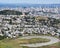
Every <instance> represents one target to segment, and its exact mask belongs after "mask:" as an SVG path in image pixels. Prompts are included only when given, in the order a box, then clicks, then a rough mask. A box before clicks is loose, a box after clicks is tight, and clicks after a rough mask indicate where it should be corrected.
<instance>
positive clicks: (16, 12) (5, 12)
mask: <svg viewBox="0 0 60 48" xmlns="http://www.w3.org/2000/svg"><path fill="white" fill-rule="evenodd" d="M0 15H22V12H19V11H14V10H3V11H0Z"/></svg>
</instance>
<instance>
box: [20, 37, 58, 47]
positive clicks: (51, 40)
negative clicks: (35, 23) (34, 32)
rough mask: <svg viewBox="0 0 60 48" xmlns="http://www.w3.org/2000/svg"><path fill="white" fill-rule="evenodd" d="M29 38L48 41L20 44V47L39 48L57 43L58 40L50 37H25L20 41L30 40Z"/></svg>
mask: <svg viewBox="0 0 60 48" xmlns="http://www.w3.org/2000/svg"><path fill="white" fill-rule="evenodd" d="M31 38H46V39H50V41H49V42H46V43H35V44H21V45H20V46H27V47H41V46H46V45H51V44H54V43H57V42H59V39H58V38H55V37H51V36H27V37H22V38H21V39H31Z"/></svg>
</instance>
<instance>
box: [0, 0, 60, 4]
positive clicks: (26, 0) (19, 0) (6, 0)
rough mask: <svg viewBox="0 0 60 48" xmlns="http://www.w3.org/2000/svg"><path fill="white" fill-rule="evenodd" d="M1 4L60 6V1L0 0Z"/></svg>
mask: <svg viewBox="0 0 60 48" xmlns="http://www.w3.org/2000/svg"><path fill="white" fill-rule="evenodd" d="M0 3H31V4H60V0H0Z"/></svg>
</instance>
